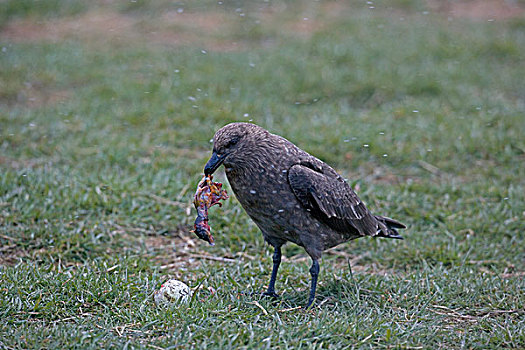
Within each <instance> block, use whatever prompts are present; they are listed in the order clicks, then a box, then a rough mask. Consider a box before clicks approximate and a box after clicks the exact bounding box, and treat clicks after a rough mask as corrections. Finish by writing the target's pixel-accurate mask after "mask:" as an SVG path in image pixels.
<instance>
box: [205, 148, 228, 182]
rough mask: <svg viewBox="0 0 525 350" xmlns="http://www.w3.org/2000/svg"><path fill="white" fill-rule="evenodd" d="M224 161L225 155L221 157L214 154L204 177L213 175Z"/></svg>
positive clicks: (206, 166)
mask: <svg viewBox="0 0 525 350" xmlns="http://www.w3.org/2000/svg"><path fill="white" fill-rule="evenodd" d="M223 161H224V155H223V156H221V157H219V156H218V155H217V153H215V152H213V154H212V155H211V158H210V160H208V162H207V163H206V165H205V166H204V175H206V176H208V175H211V174H213V173H214V172H215V170H217V168H218V167H220V166H221V164H222V162H223Z"/></svg>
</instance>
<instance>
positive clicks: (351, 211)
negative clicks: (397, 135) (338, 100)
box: [204, 123, 406, 308]
mask: <svg viewBox="0 0 525 350" xmlns="http://www.w3.org/2000/svg"><path fill="white" fill-rule="evenodd" d="M221 164H224V167H225V169H226V176H227V178H228V181H229V182H230V185H231V187H232V189H233V192H234V193H235V196H236V197H237V199H238V200H239V202H240V203H241V205H242V206H243V208H244V209H245V210H246V213H248V215H249V216H250V217H251V218H252V220H253V221H254V222H255V223H256V224H257V226H258V227H259V229H260V230H261V231H262V234H263V236H264V239H265V240H266V242H268V243H269V244H270V245H271V246H273V247H274V254H273V270H272V275H271V278H270V284H269V285H268V289H267V291H266V292H265V293H264V294H265V295H268V296H271V297H278V295H277V294H276V293H275V280H276V277H277V270H278V269H279V265H280V263H281V247H282V246H283V244H285V243H286V242H293V243H295V244H297V245H299V246H301V247H303V248H304V249H305V250H306V252H307V253H308V255H310V257H311V258H312V267H311V268H310V274H311V276H312V283H311V289H310V295H309V298H308V305H307V308H309V307H311V305H312V303H313V302H314V299H315V289H316V286H317V277H318V275H319V259H320V258H321V254H322V252H323V251H324V250H326V249H329V248H332V247H335V246H336V245H338V244H341V243H343V242H346V241H349V240H352V239H355V238H359V237H363V236H379V237H387V238H397V239H402V237H401V236H400V235H399V234H398V232H397V231H396V229H401V228H406V226H405V225H403V224H402V223H400V222H398V221H396V220H393V219H390V218H387V217H384V216H379V215H373V214H372V213H371V212H370V211H369V210H368V209H367V208H366V206H365V204H364V203H363V202H362V201H361V200H360V199H359V197H358V196H357V195H356V194H355V192H354V191H353V190H352V188H351V187H350V185H349V184H348V183H347V182H346V181H345V180H344V179H343V178H342V177H341V176H340V175H339V174H338V173H337V172H336V171H335V170H334V169H332V168H331V167H330V166H329V165H327V164H326V163H324V162H322V161H321V160H319V159H317V158H316V157H314V156H312V155H310V154H308V153H307V152H305V151H303V150H302V149H300V148H299V147H297V146H296V145H294V144H293V143H291V142H290V141H288V140H286V139H285V138H283V137H281V136H278V135H274V134H271V133H270V132H268V131H267V130H265V129H263V128H261V127H259V126H257V125H254V124H249V123H232V124H228V125H226V126H224V127H223V128H221V129H220V130H218V131H217V132H216V133H215V136H214V137H213V154H212V156H211V158H210V160H209V161H208V162H207V163H206V166H205V167H204V173H205V175H211V174H213V172H214V171H215V170H217V168H218V167H219V166H220V165H221Z"/></svg>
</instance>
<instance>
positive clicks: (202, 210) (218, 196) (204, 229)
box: [193, 175, 228, 245]
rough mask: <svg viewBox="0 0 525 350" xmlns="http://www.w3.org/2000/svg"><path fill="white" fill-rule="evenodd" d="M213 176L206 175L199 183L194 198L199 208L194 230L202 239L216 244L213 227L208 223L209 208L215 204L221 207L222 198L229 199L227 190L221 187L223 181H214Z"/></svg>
mask: <svg viewBox="0 0 525 350" xmlns="http://www.w3.org/2000/svg"><path fill="white" fill-rule="evenodd" d="M212 179H213V176H212V175H209V176H204V177H203V178H202V180H201V181H200V182H199V184H198V185H197V191H196V192H195V197H194V199H193V205H195V209H197V218H196V219H195V224H194V225H193V228H194V229H193V232H195V234H196V235H197V237H199V238H200V239H202V240H205V241H206V242H208V243H210V244H211V245H214V243H213V236H212V235H211V227H210V225H208V209H209V208H210V207H211V206H212V205H215V204H218V205H219V207H220V206H222V204H221V203H220V202H219V201H220V200H225V199H228V194H227V193H226V190H223V189H221V188H222V183H220V182H213V181H212Z"/></svg>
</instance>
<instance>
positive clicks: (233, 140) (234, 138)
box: [226, 137, 239, 147]
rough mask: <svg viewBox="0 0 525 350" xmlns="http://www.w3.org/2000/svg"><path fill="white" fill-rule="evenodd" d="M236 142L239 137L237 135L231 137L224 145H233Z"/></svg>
mask: <svg viewBox="0 0 525 350" xmlns="http://www.w3.org/2000/svg"><path fill="white" fill-rule="evenodd" d="M237 142H239V138H238V137H232V138H231V139H230V140H229V141H228V144H227V145H226V147H231V146H233V145H235V144H236V143H237Z"/></svg>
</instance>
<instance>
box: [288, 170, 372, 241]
mask: <svg viewBox="0 0 525 350" xmlns="http://www.w3.org/2000/svg"><path fill="white" fill-rule="evenodd" d="M288 181H289V183H290V187H291V188H292V191H293V193H294V194H295V196H296V197H297V199H298V200H299V202H300V203H301V204H302V205H303V207H305V208H306V209H307V210H308V211H310V212H311V213H312V215H313V216H314V217H315V218H317V219H318V220H320V221H322V222H324V223H325V224H327V225H328V226H330V227H331V228H333V229H334V230H336V231H339V232H347V233H357V234H359V235H360V236H367V235H375V234H376V232H377V228H378V222H377V220H376V219H375V217H374V216H373V215H372V214H371V213H370V211H369V210H368V209H367V208H366V206H365V204H364V203H363V202H361V200H360V199H359V197H357V194H355V192H354V191H353V190H352V188H351V187H350V185H348V183H346V181H345V180H344V179H343V178H342V177H341V176H340V175H339V174H337V173H336V172H335V171H334V170H333V169H331V168H329V167H328V166H326V165H325V166H324V167H323V166H321V167H319V166H316V167H312V166H310V164H296V165H294V166H292V167H291V168H290V170H289V171H288Z"/></svg>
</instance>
